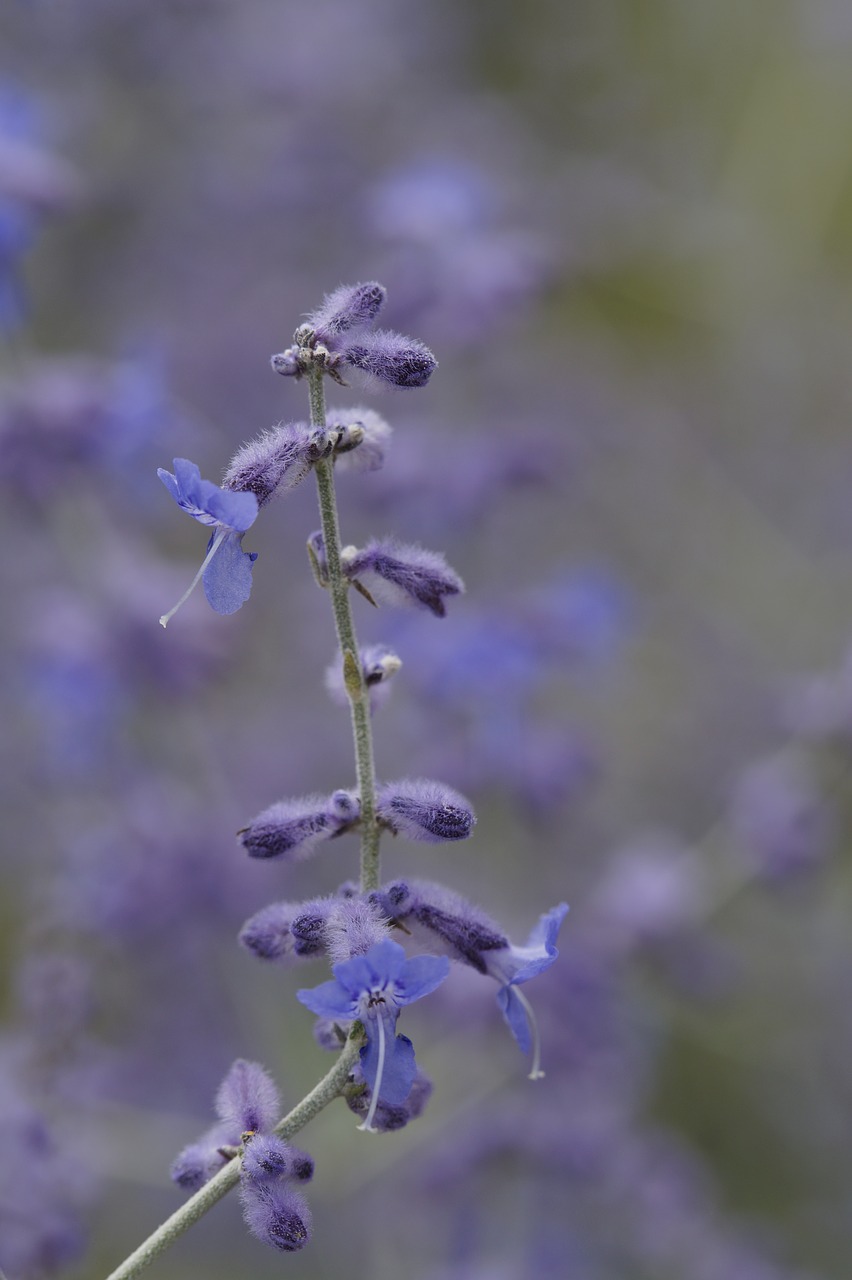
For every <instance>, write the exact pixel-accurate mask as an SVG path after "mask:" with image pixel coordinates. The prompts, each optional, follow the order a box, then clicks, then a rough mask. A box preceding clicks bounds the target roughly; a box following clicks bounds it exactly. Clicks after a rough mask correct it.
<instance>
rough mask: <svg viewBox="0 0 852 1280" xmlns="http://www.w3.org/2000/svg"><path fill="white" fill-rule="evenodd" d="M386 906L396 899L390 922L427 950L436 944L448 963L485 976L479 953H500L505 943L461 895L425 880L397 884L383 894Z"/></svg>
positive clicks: (490, 924) (483, 958) (483, 915)
mask: <svg viewBox="0 0 852 1280" xmlns="http://www.w3.org/2000/svg"><path fill="white" fill-rule="evenodd" d="M383 892H384V894H385V895H386V897H387V899H388V902H389V904H391V903H393V901H394V899H395V898H396V899H397V901H398V905H397V906H396V907H395V911H394V918H395V919H397V920H401V921H403V922H404V923H405V925H406V927H407V928H408V929H410V930H412V931H413V932H414V933H415V935H419V936H420V937H421V938H422V940H423V941H424V942H425V943H426V945H428V946H429V947H430V948H431V947H433V946H435V944H436V943H440V944H441V950H442V951H443V952H444V953H445V954H446V955H448V956H450V957H451V958H452V959H455V960H461V961H463V962H464V963H465V964H469V965H471V966H472V967H473V968H474V969H476V970H477V971H478V972H479V973H487V972H488V967H487V961H486V958H485V956H484V954H483V953H485V952H490V951H500V950H502V949H504V948H506V947H508V946H509V939H508V938H507V937H506V936H505V934H504V933H503V932H502V931H501V929H500V928H499V926H498V925H497V924H495V922H494V921H493V920H492V919H491V918H490V917H489V916H487V915H486V914H485V912H484V911H481V910H480V908H479V907H475V906H474V905H473V903H471V902H468V900H467V899H466V898H463V897H462V896H461V894H459V893H455V892H454V891H453V890H452V889H447V888H446V887H445V886H444V885H441V884H435V883H433V882H432V881H428V880H413V881H411V882H410V884H408V885H407V884H405V882H404V881H398V882H397V883H396V884H391V885H388V886H387V887H386V888H385V889H384V890H383Z"/></svg>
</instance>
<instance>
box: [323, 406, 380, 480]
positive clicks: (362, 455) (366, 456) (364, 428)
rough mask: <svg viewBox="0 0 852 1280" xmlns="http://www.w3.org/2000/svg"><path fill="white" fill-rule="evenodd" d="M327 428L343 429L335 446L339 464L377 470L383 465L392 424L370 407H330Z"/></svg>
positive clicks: (359, 469)
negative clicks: (340, 437) (389, 424)
mask: <svg viewBox="0 0 852 1280" xmlns="http://www.w3.org/2000/svg"><path fill="white" fill-rule="evenodd" d="M327 423H328V430H329V432H333V431H339V432H341V433H342V439H341V442H340V443H339V444H338V445H337V447H336V449H335V454H334V456H335V459H336V465H337V467H338V468H344V469H345V470H347V471H378V470H379V469H380V468H381V467H383V466H384V461H385V453H386V451H387V446H388V443H389V441H390V438H391V428H390V427H389V426H388V424H387V423H386V422H385V420H384V418H381V417H380V416H379V415H378V414H377V413H376V412H375V411H374V410H373V409H365V408H362V407H361V406H360V405H359V406H358V408H356V409H330V410H329V412H328V417H327Z"/></svg>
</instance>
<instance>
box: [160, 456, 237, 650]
mask: <svg viewBox="0 0 852 1280" xmlns="http://www.w3.org/2000/svg"><path fill="white" fill-rule="evenodd" d="M173 465H174V474H172V472H170V471H165V470H164V469H163V468H162V467H160V468H159V470H158V471H157V475H158V476H159V477H160V479H161V480H162V482H163V484H164V485H165V486H166V488H167V489H168V491H169V493H170V494H171V495H172V497H173V498H174V500H175V502H176V503H177V504H178V506H179V507H180V508H181V510H182V511H185V512H186V513H187V514H188V515H190V516H192V518H193V520H197V521H198V522H199V524H206V525H211V526H212V527H213V532H212V533H211V535H210V541H209V542H208V544H207V555H206V556H205V558H204V561H203V562H202V565H201V568H200V569H199V570H198V573H197V574H196V575H195V577H194V578H193V580H192V582H191V583H190V585H189V588H188V589H187V590H186V591H185V592H184V594H183V595H182V596H181V598H180V600H178V602H177V604H176V605H175V606H174V607H173V608H171V609H169V611H168V613H164V614H163V616H162V617H161V618H160V623H161V625H162V626H164V627H165V626H167V624H168V622H169V619H170V618H171V617H172V616H173V615H174V614H175V613H177V611H178V609H179V608H180V607H181V605H182V604H183V603H184V601H185V600H187V599H188V598H189V596H190V595H191V594H192V592H193V591H194V590H195V588H196V586H197V585H198V582H199V580H200V579H202V578H203V580H204V594H205V595H206V596H207V600H208V602H209V603H210V604H211V605H212V607H213V608H214V609H215V610H216V612H217V613H223V614H229V613H236V611H237V609H239V608H240V606H241V605H243V604H245V602H246V600H248V598H249V594H250V592H251V571H252V565H253V564H254V562H255V560H256V559H257V552H248V551H243V549H242V538H243V534H244V533H245V531H246V529H248V528H250V527H251V525H253V524H254V522H255V520H256V519H257V509H258V507H257V498H256V497H255V495H254V494H253V493H234V492H232V491H230V490H228V489H220V488H219V487H218V485H215V484H213V482H212V480H202V479H201V472H200V471H199V469H198V467H197V466H196V465H195V463H194V462H189V461H188V460H187V459H186V458H175V460H174V464H173Z"/></svg>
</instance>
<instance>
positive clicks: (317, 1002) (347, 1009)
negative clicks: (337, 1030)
mask: <svg viewBox="0 0 852 1280" xmlns="http://www.w3.org/2000/svg"><path fill="white" fill-rule="evenodd" d="M296 999H297V1000H299V1001H300V1002H301V1003H302V1004H303V1005H304V1006H305V1008H306V1009H310V1011H311V1013H315V1014H316V1015H317V1016H318V1017H320V1018H331V1019H336V1020H338V1021H340V1020H342V1021H344V1022H352V1021H354V1019H355V1018H357V1016H358V1001H357V998H355V999H353V997H352V995H351V993H350V992H349V991H348V990H347V989H346V987H344V986H343V985H342V984H341V983H340V982H338V981H337V979H336V978H332V979H331V980H330V981H329V982H321V983H320V985H319V986H318V987H309V988H307V989H303V990H301V991H297V992H296Z"/></svg>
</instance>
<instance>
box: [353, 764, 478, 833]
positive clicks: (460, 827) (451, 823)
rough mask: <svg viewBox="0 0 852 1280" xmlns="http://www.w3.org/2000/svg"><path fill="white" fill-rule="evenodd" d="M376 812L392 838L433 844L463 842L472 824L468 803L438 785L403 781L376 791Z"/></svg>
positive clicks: (456, 793) (384, 785)
mask: <svg viewBox="0 0 852 1280" xmlns="http://www.w3.org/2000/svg"><path fill="white" fill-rule="evenodd" d="M376 812H377V814H378V816H379V819H380V820H381V821H382V822H384V823H385V824H386V825H387V826H389V827H390V829H391V830H392V831H393V833H394V835H399V834H400V833H402V834H403V835H406V836H408V838H409V840H424V841H428V842H430V843H436V842H437V841H440V840H464V839H466V838H467V836H469V835H470V833H471V831H472V830H473V824H474V823H475V822H476V817H475V815H474V812H473V809H472V807H471V805H470V802H469V801H467V800H465V798H464V796H462V795H460V794H459V793H458V791H453V790H452V788H451V787H445V786H444V784H443V783H442V782H429V781H426V780H425V779H422V778H421V779H417V780H414V781H412V780H410V779H403V780H402V781H400V782H386V783H384V784H383V785H382V786H381V787H379V791H378V796H377V806H376Z"/></svg>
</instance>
